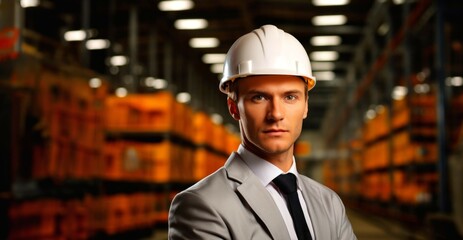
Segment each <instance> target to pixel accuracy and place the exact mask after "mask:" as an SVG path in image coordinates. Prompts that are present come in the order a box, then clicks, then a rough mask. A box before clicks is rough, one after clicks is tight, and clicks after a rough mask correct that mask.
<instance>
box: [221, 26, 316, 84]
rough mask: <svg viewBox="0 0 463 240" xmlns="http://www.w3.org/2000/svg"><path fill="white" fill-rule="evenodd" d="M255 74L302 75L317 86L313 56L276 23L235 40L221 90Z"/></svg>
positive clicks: (227, 59) (226, 65)
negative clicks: (237, 80) (312, 64)
mask: <svg viewBox="0 0 463 240" xmlns="http://www.w3.org/2000/svg"><path fill="white" fill-rule="evenodd" d="M252 75H291V76H300V77H302V78H303V79H304V80H305V81H306V82H307V84H308V90H310V89H312V88H313V87H314V86H315V77H313V76H312V67H311V66H310V60H309V56H308V55H307V52H306V51H305V49H304V47H303V46H302V44H301V43H300V42H299V41H298V40H297V39H296V38H295V37H293V36H292V35H290V34H288V33H286V32H284V31H283V30H281V29H278V28H277V27H275V26H273V25H264V26H262V27H261V28H259V29H255V30H254V31H252V32H250V33H248V34H246V35H244V36H242V37H240V38H239V39H238V40H236V41H235V43H233V45H232V46H231V47H230V49H229V50H228V53H227V57H226V59H225V63H224V69H223V77H222V79H221V80H220V86H219V88H220V91H222V92H223V93H228V91H229V89H228V83H229V82H230V81H234V80H235V79H237V78H242V77H246V76H252Z"/></svg>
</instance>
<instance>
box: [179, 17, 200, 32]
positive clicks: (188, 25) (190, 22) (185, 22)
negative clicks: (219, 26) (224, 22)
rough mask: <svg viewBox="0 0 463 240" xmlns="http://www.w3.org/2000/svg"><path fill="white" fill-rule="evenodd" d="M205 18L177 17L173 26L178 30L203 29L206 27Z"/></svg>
mask: <svg viewBox="0 0 463 240" xmlns="http://www.w3.org/2000/svg"><path fill="white" fill-rule="evenodd" d="M207 24H208V23H207V20H206V19H202V18H197V19H178V20H176V21H175V22H174V26H175V28H176V29H179V30H193V29H204V28H206V27H207Z"/></svg>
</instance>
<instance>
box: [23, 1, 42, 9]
mask: <svg viewBox="0 0 463 240" xmlns="http://www.w3.org/2000/svg"><path fill="white" fill-rule="evenodd" d="M20 4H21V7H23V8H28V7H37V6H39V4H40V1H39V0H21V2H20Z"/></svg>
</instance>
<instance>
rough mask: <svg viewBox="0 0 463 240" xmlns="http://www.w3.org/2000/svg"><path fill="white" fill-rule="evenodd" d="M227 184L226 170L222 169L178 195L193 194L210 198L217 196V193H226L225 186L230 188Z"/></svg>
mask: <svg viewBox="0 0 463 240" xmlns="http://www.w3.org/2000/svg"><path fill="white" fill-rule="evenodd" d="M228 182H229V181H228V179H227V174H226V170H225V168H223V167H222V168H219V169H218V170H217V171H215V172H213V173H211V174H210V175H208V176H206V177H204V178H203V179H201V180H199V181H198V182H196V183H195V184H193V185H192V186H190V187H189V188H187V189H185V190H183V191H182V192H180V193H193V194H196V195H205V196H209V197H212V196H214V195H217V193H218V192H223V191H226V189H228V188H229V187H227V185H228V186H230V184H229V183H228Z"/></svg>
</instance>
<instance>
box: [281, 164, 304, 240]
mask: <svg viewBox="0 0 463 240" xmlns="http://www.w3.org/2000/svg"><path fill="white" fill-rule="evenodd" d="M273 183H275V185H277V187H278V188H279V189H280V191H281V192H282V193H283V194H284V195H286V197H287V201H288V209H289V213H290V214H291V217H292V218H293V224H294V229H295V230H296V234H297V239H299V240H312V236H311V235H310V231H309V227H308V226H307V222H306V221H305V217H304V212H302V208H301V203H300V202H299V197H298V195H297V183H296V176H294V174H292V173H288V174H281V175H280V176H278V177H276V178H275V179H273Z"/></svg>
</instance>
